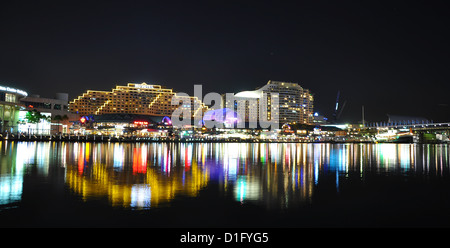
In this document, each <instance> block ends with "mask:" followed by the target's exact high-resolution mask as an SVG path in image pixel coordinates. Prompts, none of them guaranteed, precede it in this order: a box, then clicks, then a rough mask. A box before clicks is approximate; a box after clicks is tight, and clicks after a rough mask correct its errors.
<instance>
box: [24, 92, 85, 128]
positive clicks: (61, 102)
mask: <svg viewBox="0 0 450 248" xmlns="http://www.w3.org/2000/svg"><path fill="white" fill-rule="evenodd" d="M20 102H21V103H23V104H24V105H25V107H27V109H36V110H37V111H39V112H40V113H42V114H45V115H46V116H49V117H50V118H51V126H50V125H49V132H50V133H59V132H62V133H67V132H68V129H69V128H70V126H71V125H72V124H71V121H75V120H78V118H79V116H78V115H77V114H72V113H70V112H69V95H68V94H67V93H56V98H46V97H40V96H39V95H29V96H26V97H24V98H22V99H20ZM22 114H23V117H24V115H25V113H22ZM58 116H59V117H58ZM26 130H29V127H22V130H21V131H25V132H26Z"/></svg>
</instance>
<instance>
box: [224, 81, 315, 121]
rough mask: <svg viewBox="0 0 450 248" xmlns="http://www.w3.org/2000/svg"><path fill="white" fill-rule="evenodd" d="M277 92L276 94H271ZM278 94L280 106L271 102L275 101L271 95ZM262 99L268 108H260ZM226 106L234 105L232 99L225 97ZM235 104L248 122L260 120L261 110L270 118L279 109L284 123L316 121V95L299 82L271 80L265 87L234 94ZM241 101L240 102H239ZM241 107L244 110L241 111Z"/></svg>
mask: <svg viewBox="0 0 450 248" xmlns="http://www.w3.org/2000/svg"><path fill="white" fill-rule="evenodd" d="M271 93H275V94H271ZM276 95H278V99H277V101H278V108H276V107H275V108H274V106H271V104H272V103H273V102H274V101H273V100H275V99H271V97H274V96H276ZM261 100H264V101H266V103H267V110H266V109H264V110H262V109H260V107H261V106H264V105H261V104H260V102H261ZM224 101H225V102H226V104H227V105H226V106H232V105H233V104H232V103H230V99H225V100H224ZM234 101H235V102H234V106H235V109H236V110H237V111H238V113H245V116H244V117H243V119H245V121H246V122H249V121H252V120H253V121H254V120H258V119H259V117H260V111H265V112H266V113H267V116H268V119H269V120H270V119H271V116H273V115H274V114H273V113H271V111H274V110H275V111H277V115H278V122H279V123H280V124H283V123H305V124H311V123H313V122H314V112H313V111H314V96H313V94H312V93H311V92H310V90H308V89H305V88H303V87H301V86H300V85H299V84H297V83H290V82H280V81H269V82H268V83H267V84H266V85H264V86H263V87H260V88H258V89H256V90H253V91H242V92H239V93H236V94H235V95H234ZM239 102H240V103H239ZM239 108H244V110H243V111H242V110H241V111H239Z"/></svg>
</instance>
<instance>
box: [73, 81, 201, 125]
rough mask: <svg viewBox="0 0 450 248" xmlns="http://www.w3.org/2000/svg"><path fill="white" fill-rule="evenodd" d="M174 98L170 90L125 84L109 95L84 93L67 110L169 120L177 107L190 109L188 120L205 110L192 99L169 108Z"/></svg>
mask: <svg viewBox="0 0 450 248" xmlns="http://www.w3.org/2000/svg"><path fill="white" fill-rule="evenodd" d="M175 95H176V93H175V92H173V90H172V89H167V88H165V87H163V86H161V85H150V84H146V83H141V84H137V83H129V84H128V85H127V86H116V88H114V89H112V91H98V90H88V91H86V92H85V93H83V94H82V95H81V96H78V97H77V98H76V99H74V100H73V101H71V102H70V104H69V109H70V112H72V113H77V114H79V115H80V116H84V115H103V114H139V115H151V116H171V115H172V113H173V111H174V110H175V109H177V108H179V107H180V108H188V109H191V114H192V116H191V118H194V117H195V116H196V115H202V114H203V111H204V110H205V109H206V107H205V105H204V104H203V103H201V101H200V100H198V99H197V98H196V97H189V99H186V100H187V101H188V102H190V104H184V105H182V106H180V105H172V97H173V96H175ZM177 97H180V96H178V95H177ZM180 98H181V99H182V97H180ZM180 98H179V99H180ZM196 106H197V108H195V107H196Z"/></svg>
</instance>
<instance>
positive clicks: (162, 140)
mask: <svg viewBox="0 0 450 248" xmlns="http://www.w3.org/2000/svg"><path fill="white" fill-rule="evenodd" d="M0 141H18V142H20V141H23V142H33V141H39V142H97V143H108V142H109V143H110V142H113V143H117V142H119V143H142V142H148V143H305V144H309V143H311V144H315V143H318V144H321V143H324V144H349V143H351V144H380V143H382V144H450V142H441V141H435V142H407V141H358V140H346V141H330V140H327V141H307V140H281V139H279V140H261V139H237V138H228V139H217V140H215V139H214V140H213V139H204V138H188V139H186V138H150V137H111V136H99V135H91V136H82V135H70V136H69V135H67V136H59V135H53V136H48V135H47V136H40V135H38V136H36V135H33V136H30V137H26V136H24V135H19V136H14V135H12V136H9V137H0Z"/></svg>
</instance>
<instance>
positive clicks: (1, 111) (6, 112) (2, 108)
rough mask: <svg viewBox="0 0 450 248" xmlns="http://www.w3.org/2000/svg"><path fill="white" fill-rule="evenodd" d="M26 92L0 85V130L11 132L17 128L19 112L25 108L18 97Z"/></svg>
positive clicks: (21, 96)
mask: <svg viewBox="0 0 450 248" xmlns="http://www.w3.org/2000/svg"><path fill="white" fill-rule="evenodd" d="M27 95H28V93H27V92H25V91H23V90H19V89H15V88H11V87H7V86H1V85H0V131H1V133H4V132H9V133H13V132H16V131H17V130H18V121H19V112H20V111H21V110H23V109H25V107H24V105H23V104H22V103H21V102H20V99H22V98H23V97H26V96H27Z"/></svg>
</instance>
